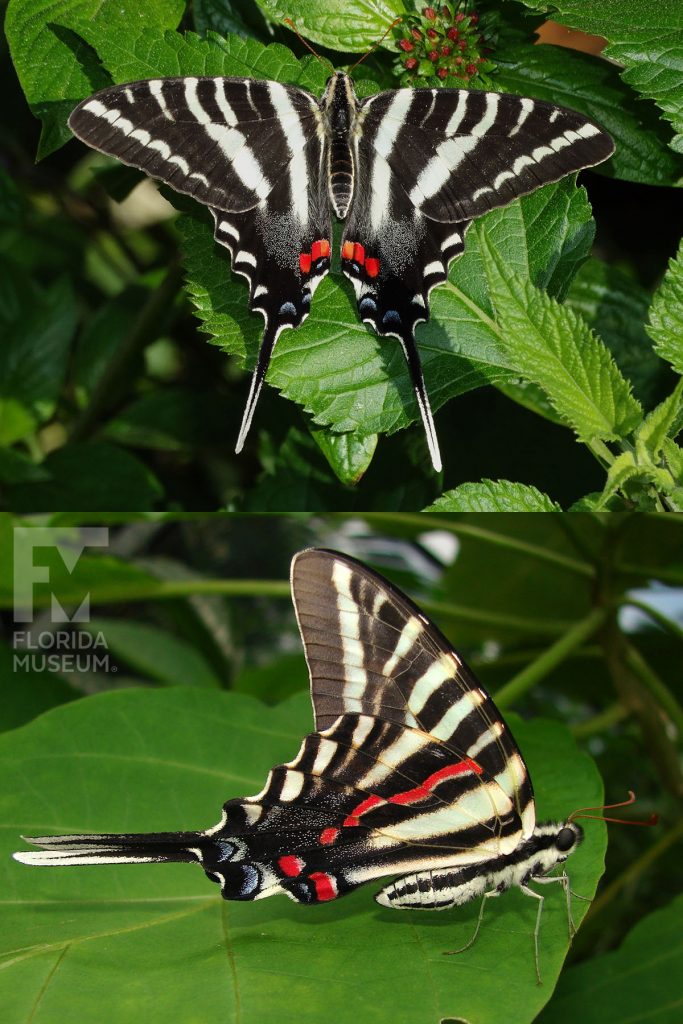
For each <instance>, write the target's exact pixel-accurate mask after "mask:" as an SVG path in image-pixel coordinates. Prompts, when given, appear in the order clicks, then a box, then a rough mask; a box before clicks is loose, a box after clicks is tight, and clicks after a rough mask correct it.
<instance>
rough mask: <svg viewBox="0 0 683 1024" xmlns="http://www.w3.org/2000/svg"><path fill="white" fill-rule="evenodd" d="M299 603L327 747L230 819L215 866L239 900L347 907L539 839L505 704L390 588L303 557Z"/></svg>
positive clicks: (314, 746) (335, 562) (279, 776)
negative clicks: (413, 878)
mask: <svg viewBox="0 0 683 1024" xmlns="http://www.w3.org/2000/svg"><path fill="white" fill-rule="evenodd" d="M292 591H293V595H294V601H295V607H296V611H297V618H298V622H299V628H300V631H301V635H302V638H303V641H304V646H305V651H306V658H307V661H308V665H309V670H310V676H311V690H312V698H313V705H314V710H315V717H316V726H317V728H318V732H316V733H313V734H311V735H309V736H307V737H306V739H305V740H304V741H303V744H302V746H301V749H300V751H299V753H298V755H297V756H296V757H295V758H294V759H293V760H292V761H290V762H288V763H287V764H284V765H278V766H276V767H275V768H274V769H273V770H272V771H271V772H270V774H269V777H268V780H267V782H266V785H265V786H264V788H263V790H262V791H261V792H260V793H258V794H257V795H256V796H254V797H250V798H247V799H246V800H233V801H229V802H228V803H227V804H226V805H225V813H224V819H223V822H222V823H221V824H220V825H219V826H217V828H216V829H215V830H212V834H213V835H214V837H215V839H216V841H217V843H218V848H219V849H220V848H221V843H223V846H224V850H225V856H224V858H223V860H222V861H220V862H217V861H216V860H215V859H214V860H212V859H211V857H207V858H205V862H204V867H205V869H206V870H207V871H208V872H209V874H210V875H211V876H212V877H214V878H215V879H216V880H218V881H220V882H221V885H222V888H223V893H224V895H225V896H226V897H227V898H232V899H234V898H238V899H239V898H242V899H255V898H261V897H263V896H267V895H271V894H272V893H274V892H282V891H284V892H286V893H287V894H288V895H290V896H291V897H292V898H294V899H296V900H299V901H301V902H320V901H324V900H328V899H333V898H334V897H335V896H338V895H340V894H342V893H344V892H347V891H349V890H350V889H352V888H355V887H356V886H357V885H361V884H363V883H364V882H366V881H368V880H370V879H372V878H377V877H381V876H384V875H388V874H393V873H397V872H406V871H411V870H418V869H421V870H426V869H429V868H438V867H443V866H451V865H456V864H460V863H466V864H471V863H476V862H479V861H485V860H488V859H490V858H493V857H495V856H498V855H500V854H504V853H507V852H509V851H511V850H513V849H514V848H515V847H516V846H517V845H518V843H519V842H520V841H521V840H522V839H523V838H526V837H527V836H528V835H530V834H531V832H532V831H533V827H534V823H535V814H534V804H533V792H532V788H531V783H530V780H529V777H528V774H527V772H526V768H525V766H524V762H523V760H522V757H521V755H520V753H519V751H518V749H517V746H516V744H515V742H514V740H513V738H512V736H511V734H510V732H509V730H508V729H507V726H506V725H505V723H504V722H503V720H502V718H501V716H500V715H499V713H498V712H497V710H496V708H495V706H494V704H493V702H492V701H491V699H490V698H489V697H488V696H487V695H486V694H485V693H484V691H483V690H482V689H481V687H480V686H479V685H478V683H477V681H476V679H474V677H473V676H472V674H471V673H470V672H469V670H468V669H467V667H466V666H465V665H464V663H463V662H462V660H461V659H460V658H459V656H458V655H457V654H455V652H454V651H453V649H452V648H451V647H450V645H449V644H448V642H447V641H446V640H445V638H444V637H443V636H442V634H441V633H440V632H439V631H438V630H437V629H436V627H435V626H433V625H432V624H431V623H430V622H429V621H428V620H427V619H426V618H425V617H424V616H423V615H422V613H421V612H420V611H419V610H418V609H417V608H416V607H415V606H414V605H413V604H412V603H411V602H410V601H409V600H408V599H407V598H406V597H405V596H404V595H403V594H401V593H400V592H399V591H398V590H396V589H395V588H394V587H392V586H391V585H390V584H389V583H387V582H386V580H384V579H382V577H380V576H378V575H377V574H375V573H373V572H372V571H370V570H369V569H367V568H366V567H364V566H362V565H360V564H359V563H357V562H355V561H354V560H353V559H350V558H348V557H346V556H344V555H339V554H337V553H335V552H329V551H322V550H315V549H314V550H309V551H304V552H302V553H301V554H299V555H297V556H296V558H295V559H294V562H293V566H292Z"/></svg>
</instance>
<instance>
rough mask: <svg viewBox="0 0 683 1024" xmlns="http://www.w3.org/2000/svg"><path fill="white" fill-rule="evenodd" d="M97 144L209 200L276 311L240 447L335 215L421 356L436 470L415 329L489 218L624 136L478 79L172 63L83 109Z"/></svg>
mask: <svg viewBox="0 0 683 1024" xmlns="http://www.w3.org/2000/svg"><path fill="white" fill-rule="evenodd" d="M69 127H70V128H71V131H72V132H73V133H74V135H76V136H77V137H78V138H79V139H81V140H82V141H83V142H85V143H87V144H88V145H89V146H92V147H93V148H94V149H97V150H100V151H101V152H103V153H108V154H111V155H113V156H115V157H117V158H118V159H119V160H121V161H122V162H123V163H125V164H129V165H131V166H133V167H137V168H139V169H141V170H143V171H145V172H146V173H147V174H149V175H151V176H152V177H154V178H158V179H159V180H161V181H163V182H166V184H168V185H170V186H171V187H172V188H174V189H176V190H177V191H178V192H184V193H187V194H188V195H191V196H193V197H194V198H195V199H196V200H198V202H200V203H203V204H204V205H206V206H208V207H209V209H210V211H211V214H212V216H213V220H214V225H215V238H216V241H218V242H219V243H220V244H221V245H223V246H225V247H226V248H227V249H228V251H229V253H230V256H231V260H232V267H233V270H234V271H235V272H236V273H239V274H242V275H243V276H244V277H246V278H247V280H248V282H249V303H250V308H251V309H252V310H258V311H259V312H260V313H261V314H262V315H263V317H264V320H265V327H264V333H263V338H262V341H261V346H260V349H259V353H258V359H257V362H256V368H255V370H254V373H253V376H252V380H251V387H250V391H249V396H248V399H247V403H246V408H245V411H244V416H243V420H242V425H241V428H240V432H239V437H238V440H237V445H236V451H237V452H239V451H241V449H242V447H243V445H244V441H245V438H246V436H247V433H248V431H249V428H250V425H251V421H252V417H253V415H254V410H255V408H256V403H257V400H258V397H259V394H260V391H261V387H262V385H263V381H264V379H265V376H266V371H267V370H268V365H269V362H270V358H271V355H272V352H273V349H274V346H275V343H276V342H277V339H278V337H279V336H280V334H281V332H282V331H283V330H285V329H286V328H289V327H299V326H300V324H302V323H303V321H304V320H305V319H306V317H307V316H308V313H309V310H310V306H311V299H312V296H313V293H314V291H315V289H316V288H317V286H318V285H319V284H320V282H321V280H322V279H323V277H324V276H325V275H326V274H327V273H328V271H329V270H330V264H331V257H332V214H334V215H335V216H336V217H338V218H339V219H341V220H344V221H345V226H344V231H343V235H342V241H341V267H342V271H343V273H344V274H345V275H346V276H347V277H348V278H350V280H351V282H352V285H353V287H354V290H355V293H356V299H357V303H358V312H359V315H360V317H361V319H362V320H363V321H364V322H365V323H368V324H370V325H371V326H372V327H373V328H374V329H375V331H376V332H377V333H378V334H379V335H381V336H383V337H384V336H389V337H393V338H397V339H398V341H399V342H400V344H401V346H402V349H403V352H404V354H405V357H406V360H407V363H408V368H409V371H410V376H411V379H412V383H413V389H414V392H415V397H416V400H417V407H418V409H419V412H420V415H421V417H422V422H423V424H424V428H425V432H426V437H427V443H428V446H429V451H430V455H431V459H432V463H433V465H434V468H435V469H436V470H437V471H438V470H440V469H441V466H442V461H441V454H440V450H439V443H438V440H437V436H436V430H435V427H434V421H433V417H432V411H431V406H430V403H429V397H428V393H427V388H426V386H425V381H424V377H423V373H422V367H421V362H420V357H419V353H418V349H417V345H416V341H415V328H416V326H417V324H419V323H421V322H424V321H426V320H427V319H428V318H429V294H430V292H431V290H432V288H434V287H435V286H436V285H439V284H442V283H443V282H445V281H446V279H447V275H448V268H449V265H450V263H451V261H452V260H453V259H454V258H455V257H456V256H458V255H460V254H461V253H462V252H463V250H464V246H465V232H466V231H467V228H468V227H469V225H470V223H471V221H472V218H474V217H478V216H479V215H480V214H483V213H486V212H487V211H488V210H492V209H494V208H496V207H499V206H504V205H505V204H506V203H509V202H511V201H512V200H513V199H516V198H517V197H519V196H523V195H525V194H527V193H529V192H532V191H533V190H534V189H536V188H538V187H539V186H541V185H545V184H546V183H548V182H553V181H557V180H558V179H559V178H562V177H563V176H564V175H566V174H570V173H571V172H572V171H578V170H580V169H581V168H583V167H590V166H593V165H594V164H598V163H600V162H601V161H603V160H606V159H607V157H609V156H610V155H611V154H612V152H613V150H614V145H613V143H612V140H611V138H610V137H609V135H608V134H607V133H606V132H605V131H603V130H602V129H601V128H599V127H598V126H597V125H595V124H593V122H591V121H589V120H587V119H586V118H585V117H584V116H583V115H581V114H577V113H575V112H574V111H571V110H566V109H564V108H562V107H557V106H553V105H552V104H549V103H544V102H542V101H540V100H534V99H529V98H526V97H520V96H514V95H508V94H499V93H495V92H480V91H474V90H473V91H468V90H466V89H397V90H388V91H386V92H380V93H378V94H377V95H375V96H370V97H368V98H366V99H362V100H359V99H358V97H357V95H356V92H355V90H354V86H353V82H352V80H351V78H350V77H349V75H348V74H346V73H345V72H343V71H337V72H335V73H334V74H333V75H332V76H331V77H330V79H329V80H328V82H327V87H326V89H325V92H324V94H323V96H322V98H320V99H318V98H316V97H315V96H313V95H312V94H311V93H309V92H307V91H306V90H304V89H300V88H298V87H295V86H291V85H283V84H281V83H279V82H270V81H261V80H257V79H251V78H208V77H189V76H188V77H183V78H157V79H152V80H149V81H140V82H130V83H128V84H127V85H115V86H111V87H110V88H107V89H102V90H101V91H100V92H97V93H95V94H94V95H93V96H91V97H90V98H88V99H87V100H84V101H83V102H82V103H80V104H79V105H78V106H77V107H76V109H75V110H74V111H73V113H72V114H71V116H70V118H69Z"/></svg>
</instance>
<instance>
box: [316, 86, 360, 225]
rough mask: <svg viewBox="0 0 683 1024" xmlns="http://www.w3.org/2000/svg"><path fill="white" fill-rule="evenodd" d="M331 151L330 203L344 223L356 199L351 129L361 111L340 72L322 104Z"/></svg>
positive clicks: (329, 158)
mask: <svg viewBox="0 0 683 1024" xmlns="http://www.w3.org/2000/svg"><path fill="white" fill-rule="evenodd" d="M320 106H321V109H322V112H323V118H324V124H325V130H326V134H327V138H328V147H327V168H328V174H327V182H328V189H329V196H330V202H331V203H332V208H333V210H334V212H335V213H336V215H337V217H339V218H340V219H342V220H343V219H344V217H346V214H347V212H348V209H349V205H350V203H351V199H352V196H353V183H354V154H353V150H352V146H351V129H352V126H353V121H354V119H355V116H356V112H357V110H358V99H357V97H356V92H355V89H354V88H353V82H352V81H351V79H350V78H349V76H348V75H346V74H344V72H342V71H338V72H337V73H336V74H334V75H332V76H331V78H329V79H328V81H327V86H326V88H325V93H324V95H323V98H322V100H321V104H320Z"/></svg>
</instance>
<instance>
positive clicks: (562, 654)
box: [495, 607, 609, 708]
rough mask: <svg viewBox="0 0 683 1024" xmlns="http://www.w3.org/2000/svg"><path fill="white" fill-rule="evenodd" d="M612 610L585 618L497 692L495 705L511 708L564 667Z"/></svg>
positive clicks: (593, 613) (592, 612) (601, 610)
mask: <svg viewBox="0 0 683 1024" xmlns="http://www.w3.org/2000/svg"><path fill="white" fill-rule="evenodd" d="M608 612H609V609H608V608H605V607H598V608H594V609H593V610H592V611H591V612H589V613H588V615H586V616H585V618H583V619H580V620H579V621H578V622H576V623H575V624H574V625H573V626H572V627H571V628H570V629H568V630H567V632H566V633H564V634H563V635H562V636H561V637H560V638H559V640H557V641H556V642H555V643H554V644H552V645H551V646H550V647H548V648H547V649H546V650H545V651H543V653H542V654H541V655H539V657H538V658H536V660H535V661H532V663H531V664H530V665H527V667H526V668H524V669H522V671H521V672H518V673H517V675H516V676H513V678H512V679H511V680H510V682H509V683H506V684H505V686H503V687H501V689H500V690H497V691H496V694H495V701H496V704H497V705H498V706H499V707H501V708H506V707H509V706H510V704H513V703H514V702H515V701H517V700H519V698H520V697H523V696H524V694H525V693H527V692H528V691H529V690H530V689H532V687H533V686H535V685H536V683H538V682H539V681H540V680H541V679H544V678H545V677H546V676H547V675H548V673H549V672H552V670H553V669H554V668H556V666H557V665H560V664H561V663H562V662H563V661H564V660H565V658H567V657H568V656H569V655H570V654H571V653H572V652H573V651H575V650H576V648H577V647H580V646H581V644H582V643H583V642H584V641H585V640H588V638H589V637H591V636H592V635H593V633H595V632H596V630H598V629H599V628H600V626H602V625H603V623H604V622H605V620H606V618H607V615H608Z"/></svg>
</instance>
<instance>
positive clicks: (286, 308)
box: [278, 302, 296, 316]
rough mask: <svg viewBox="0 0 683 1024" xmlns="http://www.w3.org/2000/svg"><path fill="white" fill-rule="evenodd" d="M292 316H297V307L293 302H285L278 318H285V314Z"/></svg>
mask: <svg viewBox="0 0 683 1024" xmlns="http://www.w3.org/2000/svg"><path fill="white" fill-rule="evenodd" d="M287 313H288V314H289V315H290V316H296V306H295V305H294V303H293V302H283V303H282V305H281V306H280V308H279V310H278V316H284V315H285V314H287Z"/></svg>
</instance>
